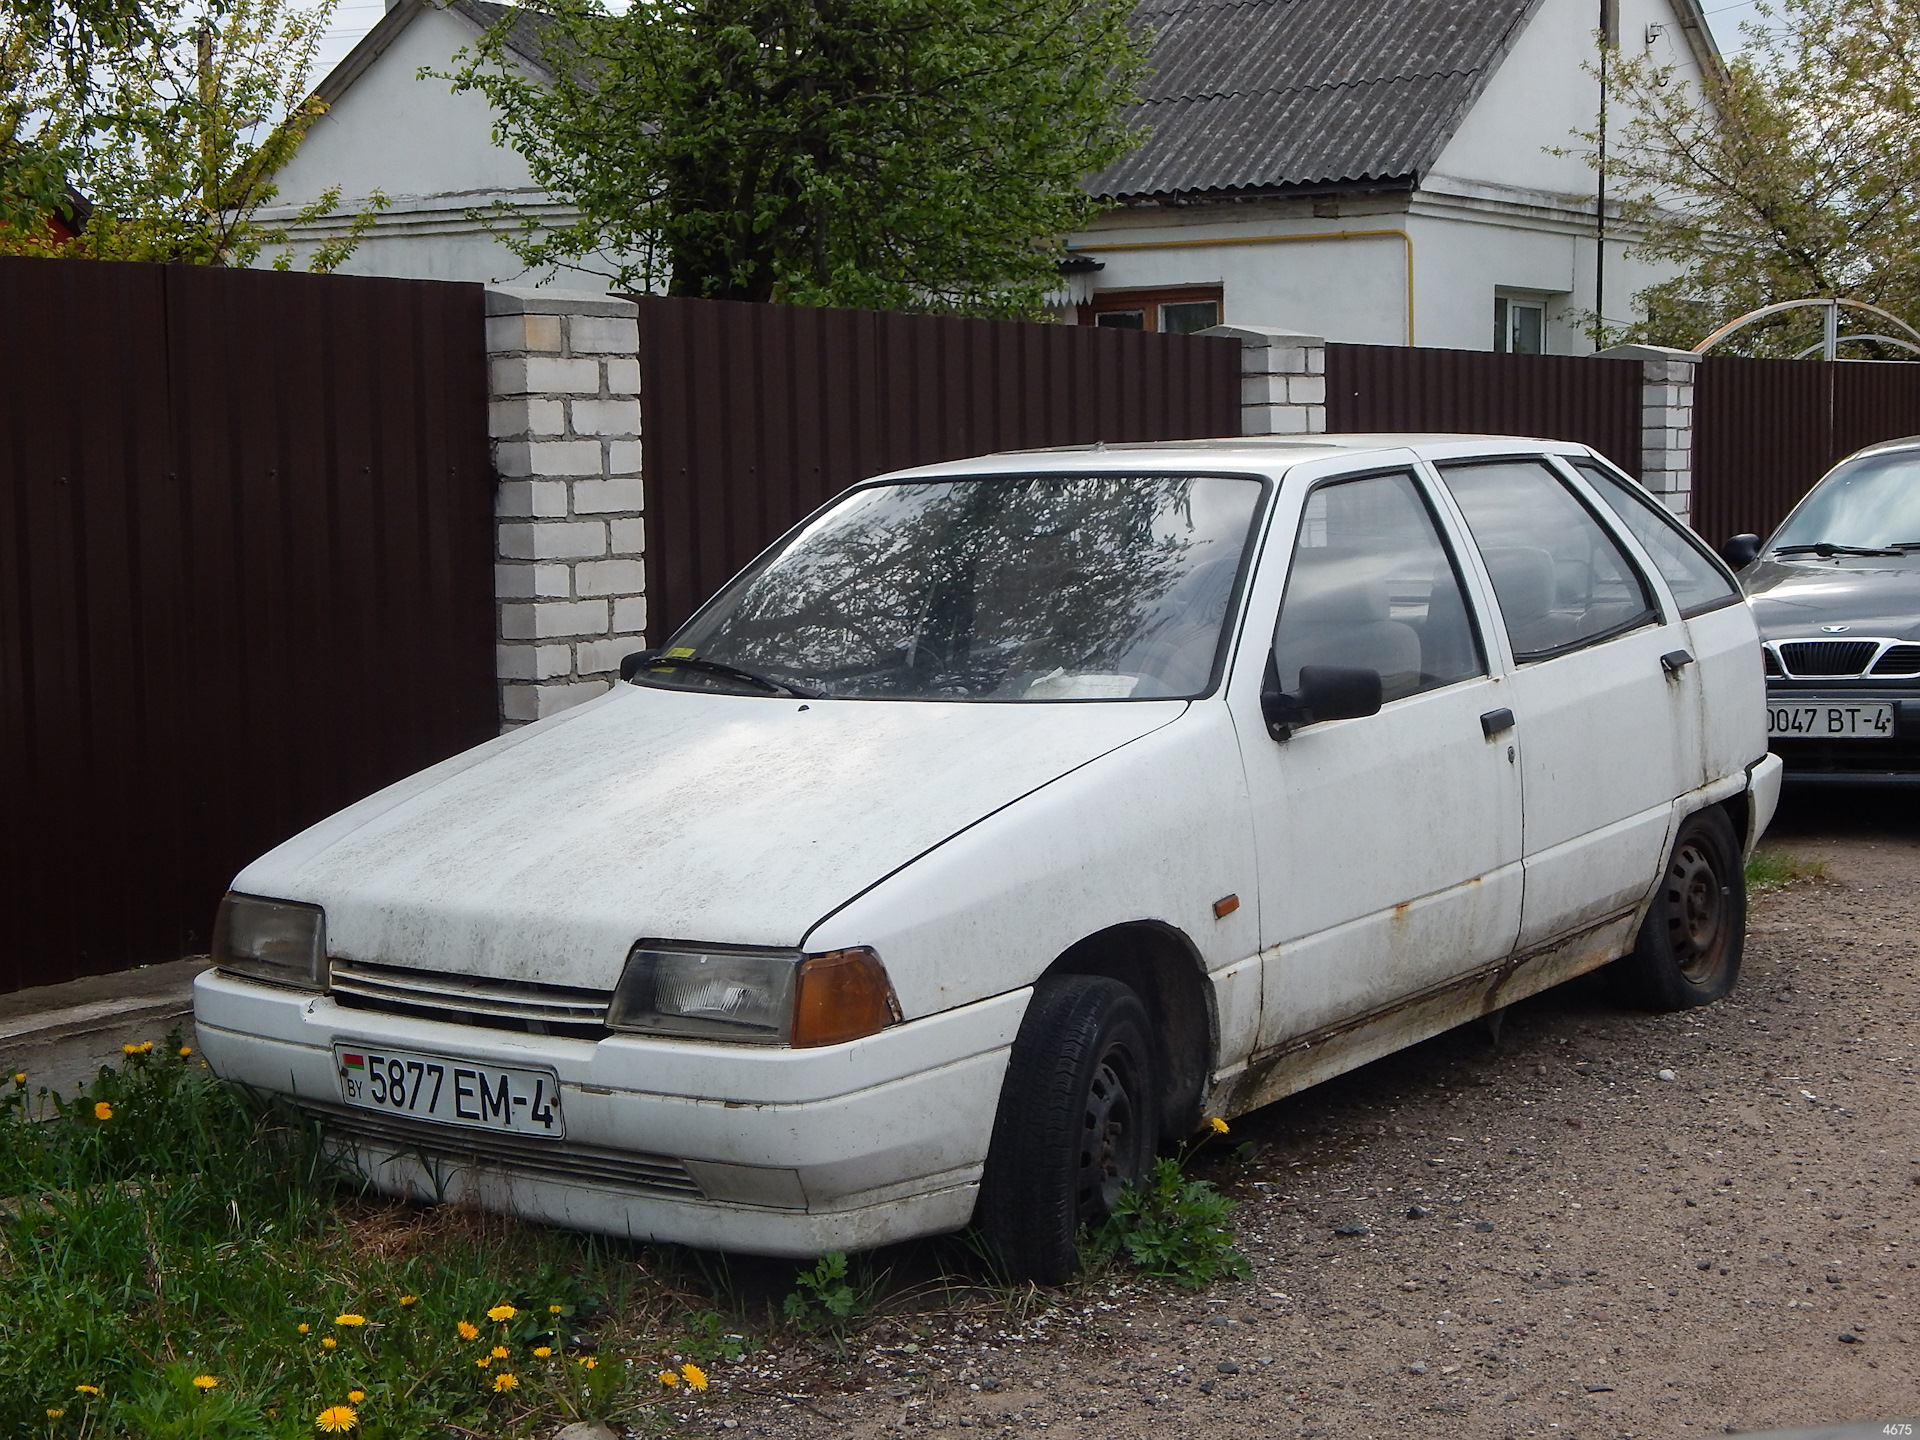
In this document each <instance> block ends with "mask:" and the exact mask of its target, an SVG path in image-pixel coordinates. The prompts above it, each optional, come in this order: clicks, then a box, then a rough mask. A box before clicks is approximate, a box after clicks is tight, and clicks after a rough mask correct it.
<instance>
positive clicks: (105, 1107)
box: [93, 1100, 113, 1120]
mask: <svg viewBox="0 0 1920 1440" xmlns="http://www.w3.org/2000/svg"><path fill="white" fill-rule="evenodd" d="M93 1118H94V1119H96V1120H111V1119H113V1106H111V1105H109V1104H108V1103H107V1102H106V1101H104V1100H100V1101H96V1102H95V1103H94V1107H93Z"/></svg>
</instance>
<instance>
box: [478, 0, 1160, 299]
mask: <svg viewBox="0 0 1920 1440" xmlns="http://www.w3.org/2000/svg"><path fill="white" fill-rule="evenodd" d="M541 9H542V11H543V12H544V21H545V23H544V24H543V25H541V26H540V27H538V31H537V33H538V35H539V39H538V41H537V42H534V43H536V44H537V46H538V48H539V50H540V52H541V55H542V59H543V61H544V63H545V66H546V68H547V70H548V71H549V72H550V75H543V76H536V75H533V74H530V73H529V71H528V69H527V68H526V67H524V66H522V65H519V64H517V63H516V62H515V60H514V56H513V50H512V47H511V46H510V44H509V41H510V40H512V41H513V42H514V43H515V44H518V45H522V46H524V45H526V44H527V43H528V41H527V39H526V35H527V27H525V26H519V27H516V26H515V24H514V21H513V20H512V19H509V20H508V21H507V22H503V24H502V25H501V26H499V27H496V28H495V29H494V30H492V31H490V32H489V33H488V34H487V35H486V36H485V37H484V39H483V40H482V41H481V43H480V45H479V47H478V49H477V51H476V52H474V53H473V54H471V55H466V56H463V57H462V60H463V62H464V63H463V68H461V69H460V70H459V71H458V73H457V74H455V75H454V76H452V77H451V78H452V79H453V81H454V84H455V88H456V89H459V90H473V91H479V92H480V93H482V94H484V95H486V96H487V98H488V99H489V100H491V101H492V102H493V104H494V105H495V107H496V108H497V110H498V112H499V116H500V118H499V121H498V125H497V128H496V138H498V139H499V140H501V141H502V142H504V143H507V144H510V145H512V146H513V147H514V148H515V149H516V150H518V151H519V152H520V153H521V154H522V155H524V156H525V157H526V159H527V161H528V163H529V166H530V167H531V170H532V172H533V176H534V178H535V179H536V180H537V181H538V183H539V184H541V185H542V186H544V187H545V188H546V189H547V190H548V191H549V192H551V193H552V194H554V195H555V196H557V197H559V198H561V199H563V200H565V201H567V202H568V203H570V204H571V205H573V206H574V207H576V208H577V210H578V214H579V218H578V219H577V220H576V221H574V222H573V223H572V224H568V225H562V226H558V227H552V228H549V227H545V226H543V225H542V224H540V222H538V221H537V220H534V219H531V218H527V219H517V218H516V220H515V222H514V223H507V224H505V227H504V231H503V238H505V239H506V240H507V243H508V244H509V245H511V246H512V248H513V249H514V250H515V252H516V253H517V254H518V255H519V256H520V257H521V259H522V260H523V261H524V262H525V263H526V264H528V265H529V266H530V267H533V268H545V269H555V268H560V267H568V268H576V269H581V270H586V271H589V272H592V273H597V274H601V275H604V276H606V277H607V278H609V279H611V280H612V281H614V282H615V283H616V284H618V285H622V286H625V287H628V288H632V289H657V288H660V287H661V286H662V285H663V284H664V285H665V286H666V287H667V288H668V289H669V291H670V293H673V294H677V295H693V296H703V297H707V298H711V299H727V300H758V301H765V300H780V301H788V302H793V303H799V304H811V305H859V306H873V307H882V308H891V309H931V310H949V311H957V312H962V313H970V314H987V315H1019V314H1028V313H1032V312H1034V311H1036V310H1037V309H1038V308H1039V306H1040V305H1041V303H1042V299H1043V297H1044V295H1045V294H1046V293H1047V291H1048V290H1050V289H1051V288H1053V287H1054V286H1055V285H1057V283H1058V280H1057V273H1056V270H1055V261H1056V259H1057V258H1058V237H1060V236H1061V235H1063V234H1065V233H1066V232H1067V231H1070V230H1073V229H1075V228H1077V227H1079V226H1080V225H1082V224H1084V223H1085V222H1086V221H1087V220H1088V219H1089V218H1090V217H1091V215H1092V214H1093V213H1095V211H1096V209H1097V205H1096V202H1094V201H1093V200H1092V199H1091V198H1090V197H1089V196H1088V195H1087V194H1086V192H1085V190H1084V188H1083V187H1082V184H1081V181H1082V179H1083V177H1084V176H1085V175H1086V174H1087V173H1088V172H1090V171H1093V170H1097V169H1099V168H1100V167H1101V166H1103V165H1105V164H1106V163H1108V162H1109V161H1111V160H1112V159H1114V158H1115V157H1117V156H1118V155H1120V154H1122V153H1124V151H1125V150H1126V149H1127V148H1128V146H1129V144H1130V138H1129V134H1128V131H1127V130H1126V128H1125V126H1124V124H1123V123H1122V121H1121V118H1120V111H1121V107H1122V106H1123V105H1124V104H1125V103H1127V102H1128V101H1129V100H1130V99H1131V98H1132V97H1133V85H1134V82H1135V80H1136V79H1137V78H1138V76H1139V75H1140V73H1141V71H1142V68H1143V66H1144V57H1143V50H1142V41H1141V39H1140V37H1138V36H1137V35H1135V34H1134V33H1133V32H1132V31H1131V30H1130V29H1129V25H1128V14H1129V12H1130V9H1131V6H1130V5H1128V4H1125V3H1121V0H638V3H635V4H633V5H632V6H631V8H629V9H627V10H625V11H624V12H623V13H620V14H614V13H611V12H610V11H609V10H608V9H607V8H606V7H605V6H604V5H602V4H601V3H600V0H549V3H546V4H543V5H542V6H541Z"/></svg>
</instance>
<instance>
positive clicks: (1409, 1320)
mask: <svg viewBox="0 0 1920 1440" xmlns="http://www.w3.org/2000/svg"><path fill="white" fill-rule="evenodd" d="M1769 843H1770V844H1772V845H1775V846H1778V847H1781V848H1785V849H1787V850H1789V851H1791V852H1792V853H1793V854H1795V855H1796V856H1799V857H1802V858H1805V859H1809V860H1824V861H1826V862H1827V863H1828V865H1829V867H1830V872H1829V878H1828V879H1826V880H1824V881H1817V880H1816V881H1803V882H1799V883H1796V884H1794V885H1792V886H1789V887H1788V888H1786V889H1784V890H1780V891H1776V892H1773V893H1770V894H1767V895H1763V896H1759V897H1756V899H1755V901H1754V904H1753V907H1752V916H1751V926H1750V938H1749V942H1748V947H1747V960H1746V971H1745V974H1744V976H1743V978H1742V981H1741V984H1740V986H1739V988H1738V990H1737V991H1736V992H1735V994H1734V995H1733V996H1732V997H1731V998H1730V999H1729V1000H1727V1001H1725V1002H1722V1003H1721V1004H1718V1005H1714V1006H1711V1007H1708V1008H1707V1009H1704V1010H1699V1011H1694V1012H1690V1013H1687V1014H1681V1015H1664V1016H1649V1015H1643V1014H1636V1013H1630V1012H1626V1011H1623V1010H1621V1009H1619V1008H1618V1007H1616V1006H1615V1005H1614V1004H1612V1003H1611V1002H1610V1000H1609V997H1608V994H1607V990H1606V987H1605V985H1604V984H1603V983H1601V982H1600V980H1599V978H1598V977H1589V978H1588V979H1586V980H1583V981H1579V982H1576V983H1574V984H1572V985H1568V986H1564V987H1562V988H1561V989H1559V990H1557V991H1554V992H1552V993H1549V994H1547V995H1543V996H1539V997H1537V998H1536V999H1534V1000H1532V1001H1529V1002H1527V1003H1525V1004H1522V1005H1519V1006H1516V1007H1514V1009H1513V1010H1512V1011H1511V1012H1509V1014H1508V1016H1507V1018H1506V1022H1505V1027H1504V1030H1503V1032H1502V1034H1501V1036H1500V1041H1499V1044H1498V1046H1497V1048H1496V1047H1495V1046H1494V1045H1493V1043H1492V1042H1491V1039H1490V1037H1489V1035H1488V1033H1487V1031H1486V1029H1485V1028H1484V1027H1480V1026H1470V1027H1465V1028H1462V1029H1460V1030H1457V1031H1454V1032H1452V1033H1450V1034H1448V1035H1444V1036H1441V1037H1439V1038H1437V1039H1435V1040H1432V1041H1429V1042H1428V1043H1426V1044H1424V1045H1421V1046H1419V1047H1417V1048H1416V1049H1414V1050H1411V1051H1408V1052H1406V1053H1404V1054H1402V1055H1400V1056H1397V1057H1394V1058H1392V1059H1389V1060H1386V1061H1382V1062H1380V1063H1378V1064H1376V1065H1372V1066H1369V1067H1367V1068H1366V1069H1364V1070H1361V1071H1358V1072H1356V1073H1354V1074H1352V1075H1349V1076H1345V1077H1343V1078H1341V1079H1339V1080H1336V1081H1333V1082H1330V1083H1329V1084H1326V1085H1323V1086H1320V1087H1319V1088H1318V1089H1315V1090H1312V1091H1309V1092H1307V1093H1306V1094H1303V1095H1299V1096H1296V1097H1294V1098H1292V1099H1290V1100H1287V1101H1283V1102H1281V1103H1280V1104H1277V1105H1273V1106H1270V1107H1268V1108H1267V1109H1265V1110H1262V1111H1259V1112H1257V1113H1255V1114H1252V1115H1249V1116H1246V1117H1244V1118H1243V1119H1242V1120H1241V1121H1239V1122H1237V1123H1236V1124H1235V1126H1234V1133H1233V1136H1232V1141H1231V1142H1230V1143H1240V1142H1245V1141H1251V1142H1253V1144H1254V1145H1255V1147H1256V1151H1255V1153H1254V1155H1253V1156H1252V1158H1251V1159H1249V1160H1247V1161H1245V1162H1242V1163H1235V1162H1234V1161H1232V1160H1231V1159H1229V1158H1227V1147H1225V1146H1222V1147H1220V1150H1219V1153H1220V1158H1219V1159H1217V1160H1209V1161H1207V1162H1206V1163H1204V1164H1202V1166H1201V1167H1200V1168H1201V1171H1202V1173H1206V1174H1209V1175H1210V1176H1211V1177H1212V1178H1214V1179H1215V1180H1216V1181H1218V1182H1219V1183H1220V1184H1222V1185H1223V1186H1224V1187H1226V1188H1227V1189H1228V1190H1229V1191H1230V1192H1231V1193H1232V1194H1233V1195H1234V1196H1235V1197H1236V1198H1237V1199H1238V1200H1239V1201H1240V1210H1239V1214H1238V1216H1237V1229H1238V1233H1239V1236H1240V1243H1241V1248H1242V1249H1243V1250H1244V1251H1245V1253H1246V1254H1247V1255H1248V1257H1249V1258H1250V1259H1251V1261H1252V1262H1253V1269H1254V1276H1253V1279H1252V1281H1251V1283H1239V1282H1234V1283H1229V1284H1223V1285H1218V1286H1216V1287H1214V1288H1212V1289H1210V1290H1208V1291H1205V1292H1202V1293H1199V1294H1194V1295H1188V1294H1186V1293H1184V1292H1169V1291H1167V1290H1161V1289H1152V1288H1147V1287H1141V1286H1138V1285H1135V1284H1131V1283H1125V1282H1115V1283H1113V1284H1110V1285H1107V1284H1083V1285H1082V1286H1080V1287H1078V1288H1077V1290H1076V1291H1074V1292H1073V1293H1071V1294H1069V1295H1063V1296H1052V1297H1046V1298H1044V1299H1034V1298H1031V1297H1030V1299H1029V1301H1028V1302H1027V1303H1025V1304H1022V1303H1021V1302H1020V1301H1019V1300H1018V1299H1017V1297H1015V1298H1005V1299H1004V1300H1003V1303H1002V1304H1001V1305H1000V1306H999V1307H998V1308H997V1309H995V1308H987V1309H982V1308H980V1307H975V1308H974V1310H973V1311H972V1312H971V1313H965V1314H963V1313H957V1312H956V1310H954V1309H947V1310H943V1311H941V1312H939V1313H935V1314H929V1315H911V1316H907V1315H900V1316H895V1317H893V1318H890V1319H886V1320H883V1321H881V1322H879V1323H877V1324H875V1325H872V1326H869V1327H867V1328H865V1329H864V1330H862V1331H860V1332H858V1333H857V1334H856V1335H854V1336H853V1337H852V1338H851V1339H850V1340H849V1341H848V1342H847V1345H846V1348H845V1351H844V1353H840V1354H831V1353H828V1354H823V1353H819V1352H815V1353H812V1354H803V1353H800V1352H795V1351H787V1352H784V1353H780V1352H774V1353H768V1354H765V1355H763V1356H762V1357H761V1359H760V1361H759V1362H758V1363H755V1362H749V1364H747V1365H745V1366H729V1367H725V1370H726V1371H727V1372H728V1373H726V1374H725V1375H724V1376H716V1380H718V1381H720V1383H718V1384H716V1387H715V1394H714V1395H713V1397H712V1399H711V1401H710V1402H709V1403H708V1405H707V1406H706V1407H705V1408H704V1413H703V1414H702V1415H701V1416H700V1417H699V1418H698V1419H695V1418H694V1417H693V1416H691V1415H690V1416H689V1420H690V1421H692V1423H693V1425H694V1426H695V1427H696V1428H699V1427H704V1426H713V1427H716V1428H724V1429H729V1430H740V1431H744V1432H746V1433H748V1434H759V1435H768V1436H776V1437H794V1440H802V1437H805V1440H811V1437H825V1436H829V1435H834V1436H838V1435H854V1436H878V1435H882V1434H891V1433H893V1432H897V1431H903V1430H904V1431H907V1432H915V1431H919V1430H936V1429H947V1428H955V1429H959V1428H965V1429H983V1428H984V1429H989V1430H996V1431H1004V1430H1006V1429H1008V1428H1024V1429H1033V1428H1055V1429H1061V1430H1063V1431H1065V1432H1066V1433H1068V1434H1075V1435H1089V1436H1095V1435H1097V1436H1145V1435H1148V1434H1149V1433H1152V1434H1155V1435H1206V1436H1231V1435H1242V1434H1245V1435H1249V1436H1253V1435H1258V1436H1263V1437H1264V1436H1294V1435H1299V1436H1338V1437H1362V1436H1374V1435H1381V1436H1386V1435H1392V1436H1407V1435H1415V1436H1434V1435H1458V1436H1463V1437H1482V1436H1485V1437H1518V1436H1535V1435H1539V1436H1546V1435H1562V1436H1568V1437H1627V1436H1662V1437H1666V1436H1684V1435H1693V1434H1705V1433H1723V1432H1728V1433H1732V1432H1739V1431H1745V1430H1765V1429H1771V1428H1775V1427H1785V1426H1793V1425H1808V1424H1815V1423H1825V1422H1832V1421H1838V1420H1866V1419H1883V1420H1884V1419H1891V1418H1894V1417H1901V1418H1912V1417H1913V1416H1914V1415H1915V1414H1916V1413H1917V1412H1920V1308H1916V1307H1917V1305H1920V1268H1916V1267H1917V1266H1920V1221H1917V1219H1916V1216H1917V1215H1920V1121H1917V1117H1916V1105H1915V1101H1916V1099H1920V1095H1917V1094H1916V1090H1915V1084H1916V1079H1915V1076H1916V1058H1917V1057H1920V1050H1917V1049H1916V1046H1917V1045H1920V1023H1916V1021H1920V963H1917V961H1920V907H1916V905H1915V899H1914V897H1915V894H1916V889H1920V886H1916V881H1917V880H1920V806H1916V805H1914V804H1913V802H1912V801H1911V800H1906V801H1903V800H1902V799H1901V798H1900V797H1897V796H1896V797H1889V798H1886V799H1882V800H1877V801H1862V800H1858V799H1840V800H1831V801H1821V802H1819V803H1811V804H1809V803H1801V804H1797V805H1792V806H1789V807H1788V808H1787V809H1786V810H1784V811H1783V813H1782V815H1781V817H1780V819H1779V821H1778V822H1777V823H1776V825H1775V829H1774V833H1773V835H1772V836H1771V837H1770V840H1769ZM1668 1075H1670V1076H1671V1077H1672V1078H1670V1079H1669V1078H1665V1076H1668ZM904 1263H905V1264H907V1265H908V1266H910V1265H911V1264H912V1263H913V1262H912V1257H911V1256H909V1257H907V1259H906V1261H905V1262H904Z"/></svg>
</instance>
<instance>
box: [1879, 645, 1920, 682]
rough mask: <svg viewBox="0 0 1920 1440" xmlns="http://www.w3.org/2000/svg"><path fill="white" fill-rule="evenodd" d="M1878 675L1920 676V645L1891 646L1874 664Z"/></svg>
mask: <svg viewBox="0 0 1920 1440" xmlns="http://www.w3.org/2000/svg"><path fill="white" fill-rule="evenodd" d="M1873 673H1874V674H1876V675H1920V645H1891V646H1889V647H1888V648H1887V650H1886V653H1885V654H1883V655H1882V656H1881V657H1880V658H1879V659H1878V660H1876V661H1875V662H1874V665H1873Z"/></svg>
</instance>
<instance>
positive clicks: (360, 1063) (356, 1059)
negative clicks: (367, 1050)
mask: <svg viewBox="0 0 1920 1440" xmlns="http://www.w3.org/2000/svg"><path fill="white" fill-rule="evenodd" d="M340 1063H341V1064H342V1065H344V1066H346V1067H347V1068H348V1069H349V1070H364V1069H366V1068H367V1057H366V1056H364V1055H342V1056H341V1057H340Z"/></svg>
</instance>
